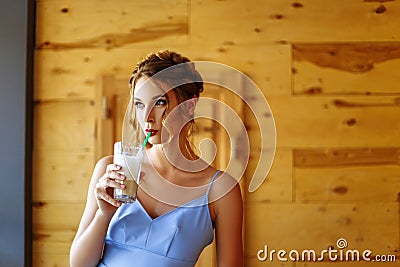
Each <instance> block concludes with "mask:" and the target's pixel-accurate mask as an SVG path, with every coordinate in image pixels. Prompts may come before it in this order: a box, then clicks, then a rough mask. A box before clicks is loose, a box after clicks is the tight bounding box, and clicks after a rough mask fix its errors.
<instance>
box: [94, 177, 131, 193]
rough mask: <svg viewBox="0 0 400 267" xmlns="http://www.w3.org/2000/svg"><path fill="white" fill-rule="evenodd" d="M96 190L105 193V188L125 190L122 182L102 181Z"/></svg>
mask: <svg viewBox="0 0 400 267" xmlns="http://www.w3.org/2000/svg"><path fill="white" fill-rule="evenodd" d="M98 188H99V189H102V190H103V191H106V189H107V188H122V189H123V188H125V185H124V184H123V183H122V180H113V179H104V180H103V181H102V182H101V183H99V184H98Z"/></svg>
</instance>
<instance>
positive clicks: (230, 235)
mask: <svg viewBox="0 0 400 267" xmlns="http://www.w3.org/2000/svg"><path fill="white" fill-rule="evenodd" d="M242 224H243V203H242V195H241V192H240V187H239V184H236V185H235V186H234V187H233V189H232V190H230V191H229V193H227V194H226V195H225V196H224V197H222V198H221V199H219V200H217V201H216V202H215V236H216V246H217V266H218V267H242V266H243V241H242Z"/></svg>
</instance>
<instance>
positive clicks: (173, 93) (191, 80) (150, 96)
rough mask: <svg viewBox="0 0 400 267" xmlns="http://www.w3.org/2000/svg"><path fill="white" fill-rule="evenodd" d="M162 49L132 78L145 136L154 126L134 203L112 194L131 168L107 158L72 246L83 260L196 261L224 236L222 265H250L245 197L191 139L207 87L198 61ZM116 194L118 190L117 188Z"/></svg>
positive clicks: (138, 126)
mask: <svg viewBox="0 0 400 267" xmlns="http://www.w3.org/2000/svg"><path fill="white" fill-rule="evenodd" d="M189 62H190V60H189V59H188V58H186V57H183V56H181V55H180V54H178V53H175V52H170V51H160V52H158V53H155V54H150V55H148V56H147V57H146V58H145V59H144V60H143V61H141V62H139V64H138V65H137V66H136V68H135V70H134V71H133V74H132V77H131V79H130V88H131V93H132V94H133V104H134V106H133V107H134V112H133V114H132V118H130V122H131V128H132V129H133V130H134V131H136V133H137V138H141V139H143V136H145V135H146V134H147V133H151V136H150V138H149V140H148V145H147V146H146V150H145V156H144V159H143V164H142V177H141V180H140V185H139V189H138V193H137V200H136V201H135V202H134V203H133V204H121V203H119V202H118V201H116V200H115V199H113V198H112V196H111V195H112V190H113V189H114V188H124V185H123V181H124V179H125V176H124V175H123V174H121V173H119V172H118V171H119V170H120V166H118V165H116V164H113V157H112V156H108V157H105V158H103V159H101V160H100V161H99V162H98V163H97V164H96V167H95V169H94V172H93V176H92V178H91V182H90V185H89V191H88V197H87V204H86V207H85V210H84V213H83V216H82V219H81V222H80V225H79V228H78V231H77V234H76V236H75V239H74V241H73V244H72V246H71V251H70V262H71V266H72V267H78V266H84V267H88V266H108V267H112V266H118V267H122V266H137V267H144V266H160V267H172V266H173V267H175V266H176V267H188V266H194V265H195V263H196V261H197V258H198V256H199V255H200V253H201V251H202V250H203V248H204V247H205V246H207V245H209V244H210V243H211V242H212V239H213V237H214V230H215V238H216V252H217V266H218V267H235V266H243V248H242V220H243V210H242V198H241V193H240V188H239V185H238V184H237V182H236V180H234V179H233V178H232V177H230V176H229V175H228V174H226V173H223V172H220V171H217V170H215V169H214V168H213V167H211V166H209V165H208V164H206V163H205V162H204V161H202V160H201V159H199V157H198V156H196V154H195V153H194V150H193V149H192V146H191V145H190V142H189V140H188V136H189V135H190V133H191V128H192V125H193V113H194V109H195V106H196V103H197V100H198V98H199V94H200V92H201V91H202V90H203V83H202V81H201V77H200V75H199V73H198V72H197V71H196V70H195V67H194V64H192V63H189ZM110 194H111V195H110Z"/></svg>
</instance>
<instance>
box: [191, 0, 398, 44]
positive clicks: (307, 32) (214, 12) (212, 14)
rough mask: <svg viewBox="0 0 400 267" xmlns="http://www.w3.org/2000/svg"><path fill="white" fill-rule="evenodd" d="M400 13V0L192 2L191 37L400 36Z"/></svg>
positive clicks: (261, 40) (299, 39) (242, 40)
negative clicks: (375, 0)
mask: <svg viewBox="0 0 400 267" xmlns="http://www.w3.org/2000/svg"><path fill="white" fill-rule="evenodd" d="M380 6H383V7H384V8H382V7H380ZM379 7H380V8H379ZM399 12H400V7H399V5H397V3H396V2H395V1H393V2H386V3H374V2H363V1H347V0H339V1H335V3H334V4H332V3H331V4H327V3H326V1H324V0H308V1H290V0H282V1H274V0H264V1H257V0H251V1H240V0H236V1H229V5H227V4H226V2H224V1H212V0H204V1H193V2H192V5H191V16H190V18H191V22H192V27H191V34H192V36H191V39H192V40H193V41H196V42H198V43H203V44H207V43H209V42H210V41H212V42H215V43H220V44H222V43H228V42H229V43H235V44H240V45H243V44H260V45H261V44H268V43H288V42H289V43H316V42H318V43H319V42H332V41H336V42H355V41H366V42H368V41H398V40H399V39H400V35H399V34H398V31H397V29H398V28H399V26H400V21H399V20H398V17H397V15H398V14H399ZM205 14H206V15H205ZM205 16H206V17H207V19H203V18H204V17H205ZM204 29H213V30H212V31H205V30H204Z"/></svg>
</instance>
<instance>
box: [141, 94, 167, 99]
mask: <svg viewBox="0 0 400 267" xmlns="http://www.w3.org/2000/svg"><path fill="white" fill-rule="evenodd" d="M164 96H165V94H162V95H156V96H154V97H153V98H152V99H151V100H155V99H160V98H161V97H164ZM133 99H135V100H139V101H143V100H142V99H140V98H138V97H134V98H133Z"/></svg>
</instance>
